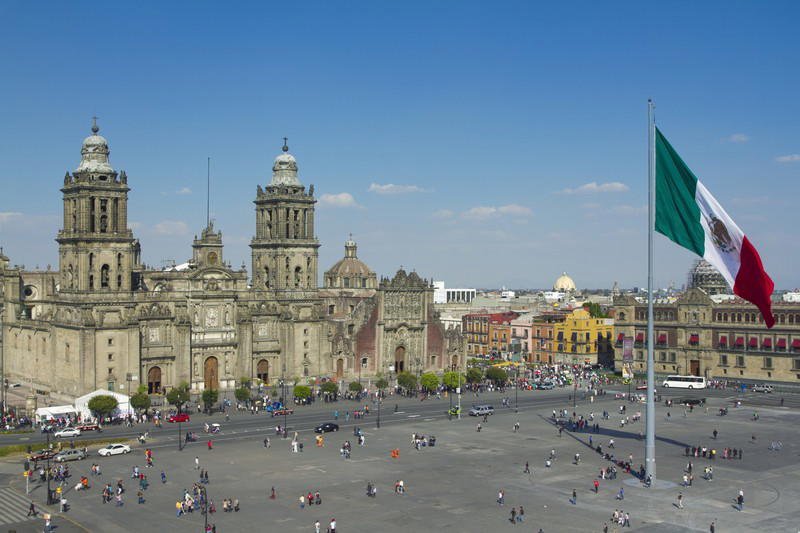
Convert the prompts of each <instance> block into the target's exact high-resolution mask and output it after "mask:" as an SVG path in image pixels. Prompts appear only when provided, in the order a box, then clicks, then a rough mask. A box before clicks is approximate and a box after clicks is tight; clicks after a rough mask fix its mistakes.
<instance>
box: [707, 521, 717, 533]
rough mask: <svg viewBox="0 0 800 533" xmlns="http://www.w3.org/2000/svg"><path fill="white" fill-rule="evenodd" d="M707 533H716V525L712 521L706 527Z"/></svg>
mask: <svg viewBox="0 0 800 533" xmlns="http://www.w3.org/2000/svg"><path fill="white" fill-rule="evenodd" d="M708 531H709V533H715V532H716V531H717V526H716V524H715V523H714V522H713V521H712V522H711V524H709V526H708Z"/></svg>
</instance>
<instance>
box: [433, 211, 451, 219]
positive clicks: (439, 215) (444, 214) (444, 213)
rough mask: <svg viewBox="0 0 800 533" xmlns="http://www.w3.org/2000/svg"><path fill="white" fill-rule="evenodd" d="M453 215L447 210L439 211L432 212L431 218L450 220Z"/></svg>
mask: <svg viewBox="0 0 800 533" xmlns="http://www.w3.org/2000/svg"><path fill="white" fill-rule="evenodd" d="M453 215H455V213H454V212H453V211H451V210H449V209H439V210H438V211H434V212H433V216H434V217H436V218H450V217H452V216H453Z"/></svg>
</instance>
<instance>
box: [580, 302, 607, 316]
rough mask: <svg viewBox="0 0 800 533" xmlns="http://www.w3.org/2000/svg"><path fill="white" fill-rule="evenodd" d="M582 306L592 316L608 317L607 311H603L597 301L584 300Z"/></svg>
mask: <svg viewBox="0 0 800 533" xmlns="http://www.w3.org/2000/svg"><path fill="white" fill-rule="evenodd" d="M583 308H584V309H585V310H586V311H588V312H589V314H590V315H592V318H608V313H604V312H603V309H602V308H601V307H600V304H598V303H594V302H584V304H583Z"/></svg>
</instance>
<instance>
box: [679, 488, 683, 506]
mask: <svg viewBox="0 0 800 533" xmlns="http://www.w3.org/2000/svg"><path fill="white" fill-rule="evenodd" d="M678 509H683V493H681V492H679V493H678Z"/></svg>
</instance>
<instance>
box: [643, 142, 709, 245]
mask: <svg viewBox="0 0 800 533" xmlns="http://www.w3.org/2000/svg"><path fill="white" fill-rule="evenodd" d="M696 190H697V177H695V175H694V174H692V171H691V170H689V167H687V166H686V163H684V162H683V160H682V159H681V157H680V156H679V155H678V153H677V152H676V151H675V150H674V149H673V148H672V146H671V145H670V144H669V142H668V141H667V139H666V138H665V137H664V136H663V135H662V134H661V132H660V131H659V130H658V128H656V227H655V229H656V231H657V232H659V233H661V234H662V235H664V236H666V237H668V238H669V239H670V240H672V241H673V242H675V243H676V244H680V245H681V246H683V247H684V248H688V249H689V250H691V251H693V252H694V253H696V254H697V255H699V256H700V257H703V254H704V253H705V231H704V230H703V226H702V225H701V224H700V208H699V207H698V206H697V201H696V200H695V191H696Z"/></svg>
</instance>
